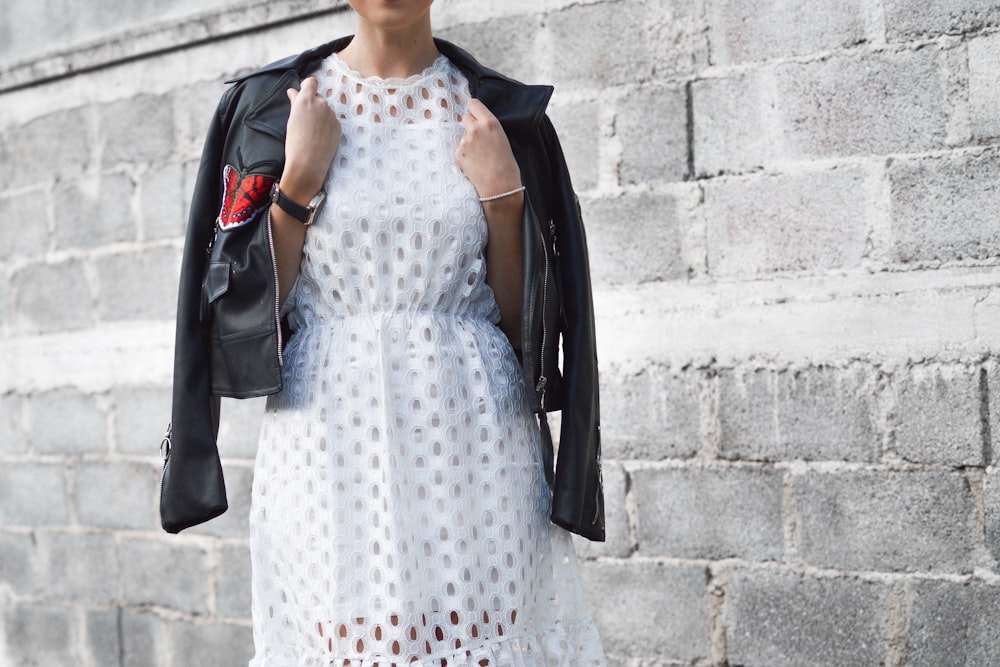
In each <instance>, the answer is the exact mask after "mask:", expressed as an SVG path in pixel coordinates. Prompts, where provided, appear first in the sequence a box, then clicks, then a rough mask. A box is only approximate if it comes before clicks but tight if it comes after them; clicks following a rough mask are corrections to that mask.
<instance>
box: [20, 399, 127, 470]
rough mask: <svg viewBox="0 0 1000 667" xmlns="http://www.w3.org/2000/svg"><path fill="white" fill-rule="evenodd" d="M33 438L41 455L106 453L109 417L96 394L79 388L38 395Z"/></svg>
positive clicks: (33, 416) (34, 401) (33, 420)
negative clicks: (81, 390) (98, 403)
mask: <svg viewBox="0 0 1000 667" xmlns="http://www.w3.org/2000/svg"><path fill="white" fill-rule="evenodd" d="M31 410H32V423H33V428H32V437H31V440H32V442H33V444H34V448H35V451H36V452H38V453H41V454H71V453H79V452H103V451H107V449H108V436H107V417H106V416H105V414H104V412H103V411H101V409H100V408H99V407H98V406H97V400H96V399H95V397H94V396H89V395H87V394H83V393H81V392H79V391H77V390H75V389H55V390H52V391H47V392H43V393H40V394H35V395H34V396H33V397H32V401H31Z"/></svg>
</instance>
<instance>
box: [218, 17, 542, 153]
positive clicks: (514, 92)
mask: <svg viewBox="0 0 1000 667" xmlns="http://www.w3.org/2000/svg"><path fill="white" fill-rule="evenodd" d="M353 38H354V35H345V36H343V37H338V38H337V39H334V40H333V41H330V42H327V43H325V44H320V45H319V46H315V47H313V48H311V49H307V50H305V51H303V52H302V53H299V54H297V55H292V56H288V57H286V58H282V59H281V60H277V61H275V62H273V63H271V64H269V65H265V66H264V67H261V68H260V69H257V70H255V71H253V72H249V73H247V74H244V75H242V76H238V77H235V78H232V79H229V80H228V81H226V83H238V82H240V81H244V80H246V79H250V78H252V77H256V76H260V75H264V74H269V73H270V74H276V75H279V76H281V75H284V74H287V73H289V72H291V71H294V72H295V74H296V75H297V78H298V80H299V81H301V79H302V78H303V77H305V76H307V75H308V74H309V72H312V71H313V70H314V69H315V68H316V67H317V66H318V65H319V63H320V61H321V60H323V58H326V57H327V56H328V55H330V54H331V53H333V52H334V51H340V50H341V49H343V48H344V47H345V46H347V45H348V44H349V43H350V41H351V40H352V39H353ZM433 39H434V44H435V46H437V49H438V51H439V52H441V53H443V54H444V55H445V56H446V57H447V58H448V59H449V60H450V61H452V62H453V63H454V64H455V66H456V67H458V69H459V70H460V71H461V72H462V73H463V74H464V75H465V77H466V79H468V81H469V93H470V94H471V95H472V96H473V97H476V98H478V99H479V100H480V101H481V102H482V103H483V104H485V105H486V107H487V108H488V109H489V110H490V111H491V112H492V113H493V115H495V116H496V117H497V119H498V120H499V121H500V122H501V123H502V124H503V126H504V128H505V129H506V130H507V131H508V133H510V132H513V133H514V134H515V138H518V137H517V135H519V134H521V133H522V132H533V131H534V130H535V129H536V128H537V127H538V124H539V123H540V122H541V120H542V116H543V115H544V114H545V108H546V106H547V105H548V102H549V98H550V97H551V96H552V93H553V91H554V88H553V87H552V86H550V85H538V84H526V83H521V82H520V81H517V80H515V79H512V78H510V77H508V76H504V75H503V74H501V73H499V72H497V71H496V70H494V69H491V68H489V67H486V66H485V65H482V64H481V63H480V62H479V61H478V60H476V59H475V58H474V57H473V56H472V55H471V54H469V52H467V51H466V50H465V49H462V48H461V47H459V46H457V45H455V44H453V43H451V42H449V41H447V40H444V39H441V38H440V37H434V38H433ZM278 93H279V94H280V98H281V99H284V100H287V97H286V96H285V93H284V90H280V91H278ZM275 129H278V128H275ZM283 129H284V128H281V130H282V131H281V134H282V136H283V135H284V132H283Z"/></svg>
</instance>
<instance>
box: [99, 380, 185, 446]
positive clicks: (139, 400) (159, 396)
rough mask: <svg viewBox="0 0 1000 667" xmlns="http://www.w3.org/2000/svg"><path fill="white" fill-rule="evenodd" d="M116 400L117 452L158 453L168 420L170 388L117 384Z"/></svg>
mask: <svg viewBox="0 0 1000 667" xmlns="http://www.w3.org/2000/svg"><path fill="white" fill-rule="evenodd" d="M112 396H113V398H114V403H115V411H114V415H115V416H114V424H115V443H116V449H117V450H118V451H119V452H123V453H126V454H139V455H145V456H153V455H159V453H160V450H159V447H160V441H161V440H162V439H163V436H164V434H165V433H166V432H167V424H168V423H169V422H170V403H171V389H170V388H169V387H119V388H117V389H114V390H113V391H112Z"/></svg>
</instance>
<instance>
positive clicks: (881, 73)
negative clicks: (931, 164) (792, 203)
mask: <svg viewBox="0 0 1000 667" xmlns="http://www.w3.org/2000/svg"><path fill="white" fill-rule="evenodd" d="M775 80H776V84H777V89H778V96H779V98H780V100H781V105H782V112H783V116H784V119H785V120H784V123H783V125H782V128H781V129H782V131H783V132H784V133H785V136H786V137H787V140H788V147H787V152H788V153H789V154H790V156H794V157H829V156H835V155H883V154H886V153H896V152H915V151H921V150H929V149H932V148H938V147H941V146H942V145H943V144H944V142H945V139H946V138H947V126H948V104H949V102H948V91H947V89H946V84H945V79H944V77H943V76H942V74H941V71H940V65H939V63H938V55H937V52H936V51H935V50H934V49H920V50H913V51H909V50H907V51H898V52H892V53H890V52H882V53H872V54H866V55H864V56H862V57H857V56H854V55H843V56H841V55H836V56H831V57H830V58H829V59H826V60H821V61H816V62H811V63H802V64H799V63H788V64H785V65H781V66H778V67H776V69H775Z"/></svg>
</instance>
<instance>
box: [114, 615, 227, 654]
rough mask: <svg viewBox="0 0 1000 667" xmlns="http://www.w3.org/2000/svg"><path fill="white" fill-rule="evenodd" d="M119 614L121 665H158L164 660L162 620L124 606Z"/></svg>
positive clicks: (164, 641)
mask: <svg viewBox="0 0 1000 667" xmlns="http://www.w3.org/2000/svg"><path fill="white" fill-rule="evenodd" d="M121 614H122V620H121V633H122V643H121V654H122V658H121V665H122V667H160V666H161V665H162V664H163V662H164V656H165V655H167V645H166V644H167V642H166V640H165V637H164V634H165V630H164V628H163V621H161V620H160V619H159V618H158V617H157V616H156V615H154V614H152V613H150V612H148V611H144V610H138V609H132V608H124V609H122V610H121ZM181 664H190V665H192V667H194V666H195V665H199V664H201V663H197V662H192V663H181ZM203 664H205V665H208V664H210V663H203Z"/></svg>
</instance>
